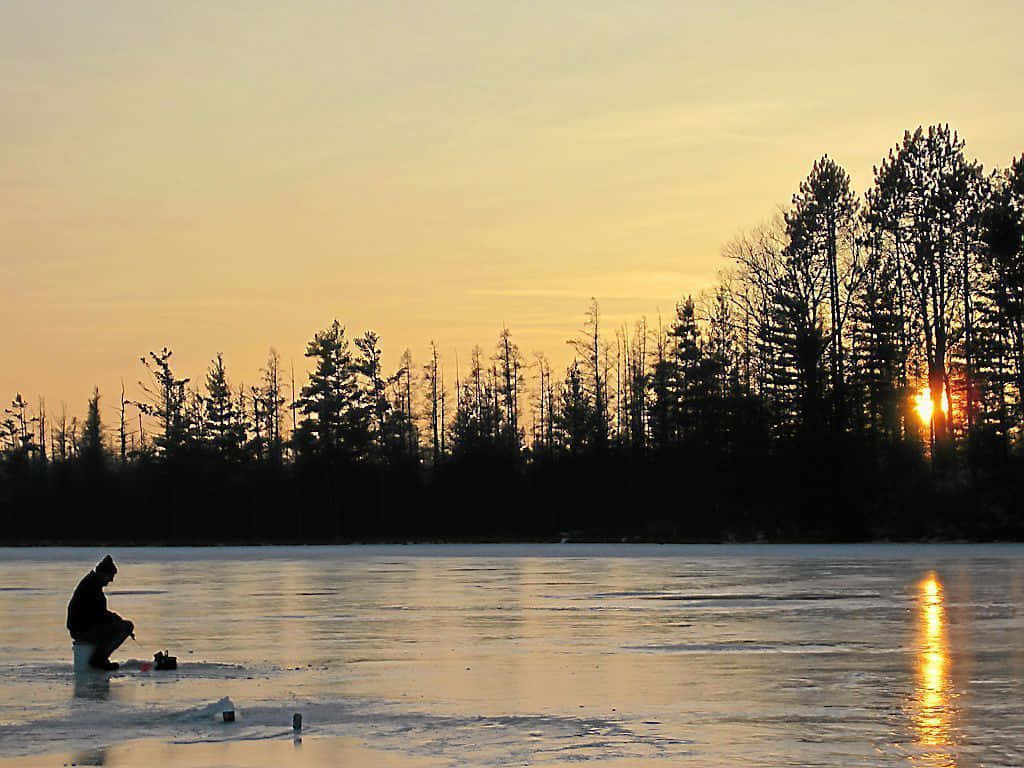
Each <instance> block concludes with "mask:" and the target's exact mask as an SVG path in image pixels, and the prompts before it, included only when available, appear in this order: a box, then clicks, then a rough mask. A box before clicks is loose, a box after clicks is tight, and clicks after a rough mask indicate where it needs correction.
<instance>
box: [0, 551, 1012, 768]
mask: <svg viewBox="0 0 1024 768" xmlns="http://www.w3.org/2000/svg"><path fill="white" fill-rule="evenodd" d="M104 553H105V551H103V550H98V549H0V675H2V686H0V765H8V764H10V765H30V764H32V765H35V764H52V765H63V764H67V765H70V764H71V763H75V764H78V765H103V764H105V765H121V766H124V765H135V764H138V765H150V764H153V763H154V762H156V763H160V764H168V765H170V764H181V765H193V764H194V765H199V764H235V765H243V764H244V765H261V764H262V765H280V764H283V763H285V762H287V763H291V764H296V765H298V764H302V765H335V764H346V765H366V766H376V765H394V766H462V765H465V766H523V765H529V766H561V765H576V764H578V763H579V762H581V761H583V762H593V763H594V764H596V765H601V766H627V765H637V764H644V765H658V766H660V765H664V766H669V765H671V766H679V765H693V766H701V767H705V766H723V767H724V766H730V768H731V767H732V766H739V765H742V766H773V767H774V766H830V767H832V766H846V767H849V766H933V767H941V766H948V767H952V766H957V767H959V768H965V767H967V766H1011V765H1013V766H1020V765H1022V764H1024V547H1019V546H1001V545H992V546H939V545H936V546H896V545H878V546H835V547H831V546H822V547H798V546H792V547H789V546H778V547H776V546H729V547H715V546H707V547H700V546H679V547H675V546H608V547H602V546H585V545H522V546H513V545H509V546H394V547H339V548H310V547H302V548H211V549H150V548H133V549H114V550H112V554H113V555H114V558H115V560H116V561H117V563H118V566H119V568H120V572H119V573H118V576H117V579H116V580H115V581H114V583H113V584H112V585H111V586H110V587H109V588H108V589H107V594H108V604H109V607H110V608H111V609H112V610H115V611H117V612H118V613H120V614H122V615H123V616H125V617H126V618H129V619H132V620H133V621H134V622H135V625H136V628H137V636H138V640H139V644H134V643H132V641H131V640H129V641H128V643H127V644H126V645H125V646H123V647H122V649H121V650H120V651H119V652H118V653H116V654H115V655H114V659H115V660H121V661H124V660H126V659H127V660H131V659H137V660H147V659H150V658H151V657H152V654H153V653H154V652H155V651H157V650H162V649H164V648H166V649H168V650H169V651H170V652H171V653H172V654H175V655H177V656H178V659H179V663H180V668H179V670H178V671H177V672H143V671H141V670H140V669H139V666H138V664H137V663H131V662H129V663H128V664H127V665H126V668H125V669H123V670H121V671H118V672H116V673H111V674H100V673H93V674H89V675H86V676H84V677H79V678H76V677H75V675H74V674H73V672H72V667H71V654H70V641H69V639H68V636H67V632H66V630H65V629H64V618H65V610H66V605H67V600H68V598H69V596H70V594H71V592H72V590H73V589H74V587H75V585H76V584H77V582H78V580H79V579H80V578H81V577H82V575H83V574H84V573H85V572H86V571H87V570H89V568H91V567H92V566H93V565H94V564H95V562H96V561H97V560H99V558H100V557H101V556H102V555H103V554H104ZM225 699H227V700H225ZM228 706H231V707H233V708H234V709H235V710H236V712H237V713H238V720H237V722H235V723H231V724H225V723H223V722H222V720H221V719H220V718H219V713H220V711H221V710H222V709H224V708H225V707H228ZM294 712H300V713H302V715H303V718H304V723H305V728H304V730H303V732H302V741H301V742H300V741H297V740H294V739H293V734H292V730H291V721H292V714H293V713H294ZM41 756H45V758H44V757H41ZM40 760H41V761H42V762H37V761H40ZM204 761H205V762H204Z"/></svg>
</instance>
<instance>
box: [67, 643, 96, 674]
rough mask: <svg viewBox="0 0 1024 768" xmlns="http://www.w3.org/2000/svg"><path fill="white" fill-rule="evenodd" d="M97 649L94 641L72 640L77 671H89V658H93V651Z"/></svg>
mask: <svg viewBox="0 0 1024 768" xmlns="http://www.w3.org/2000/svg"><path fill="white" fill-rule="evenodd" d="M95 650H96V646H95V645H93V644H92V643H83V642H82V641H81V640H72V641H71V654H72V656H73V657H74V665H75V672H76V673H78V672H88V671H89V669H90V667H89V659H91V658H92V652H93V651H95Z"/></svg>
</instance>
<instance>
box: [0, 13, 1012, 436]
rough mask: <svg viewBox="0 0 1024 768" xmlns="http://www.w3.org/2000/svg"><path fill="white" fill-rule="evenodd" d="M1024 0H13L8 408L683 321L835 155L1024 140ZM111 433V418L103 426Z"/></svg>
mask: <svg viewBox="0 0 1024 768" xmlns="http://www.w3.org/2000/svg"><path fill="white" fill-rule="evenodd" d="M1022 8H1024V6H1022V5H1021V4H1020V3H1019V2H1017V0H1014V1H1013V2H1010V1H1009V0H1006V1H1002V0H999V1H995V0H988V1H986V0H979V1H977V2H973V3H968V2H950V1H947V0H931V1H930V2H904V3H900V2H891V1H890V2H879V1H877V0H863V1H862V2H858V3H843V4H839V3H827V2H825V3H823V2H809V1H808V2H783V1H782V0H780V1H779V2H775V3H766V2H747V1H746V0H742V1H741V0H732V1H731V2H728V1H727V2H686V1H685V0H649V1H647V2H636V1H635V0H631V1H630V2H626V1H625V0H622V1H621V2H620V1H618V0H616V1H612V0H562V2H550V1H548V2H540V1H539V0H524V1H521V2H504V3H491V2H455V1H454V0H444V1H441V0H438V1H424V2H395V1H394V0H376V1H375V2H360V3H354V2H344V1H341V0H338V1H335V2H328V1H327V0H305V1H303V2H294V3H281V2H258V1H256V0H232V1H231V2H214V1H212V0H203V1H202V2H193V1H192V0H180V1H177V2H173V3H139V2H135V1H134V0H124V1H123V2H113V1H112V0H64V1H63V2H50V3H39V2H28V1H27V0H24V1H19V0H5V2H2V3H0V105H2V106H0V260H2V261H0V266H2V271H0V324H2V327H3V335H2V337H0V350H2V352H0V397H2V398H3V399H4V400H5V401H6V400H9V399H10V398H11V397H13V396H14V394H15V392H18V391H20V392H23V393H25V395H26V396H28V397H30V398H31V399H33V400H34V399H35V397H36V396H38V395H44V396H45V397H46V398H47V401H48V404H49V405H50V407H51V408H56V407H59V403H60V401H61V400H64V401H66V402H67V403H68V406H69V408H70V409H71V410H72V411H73V412H76V413H80V412H81V411H82V410H83V408H84V402H85V399H86V397H87V396H88V393H89V391H90V390H91V387H92V385H93V384H94V383H95V384H97V385H99V386H100V388H101V390H102V391H103V392H104V393H106V395H107V396H108V397H107V401H106V404H107V405H108V406H110V407H112V406H113V401H114V399H115V397H114V396H115V391H116V390H117V389H118V386H119V384H118V382H119V380H120V379H121V378H123V379H124V380H125V381H126V382H127V383H128V385H129V395H130V396H132V395H137V391H136V388H135V386H134V382H135V381H136V380H137V379H138V378H139V377H140V374H141V373H142V370H141V367H140V366H139V364H138V357H139V356H140V355H142V354H144V353H145V352H146V351H148V350H151V349H159V348H160V347H162V346H164V345H167V346H170V347H171V348H172V349H174V350H175V358H176V360H177V361H178V367H179V369H180V371H181V372H182V373H187V374H189V375H192V376H193V377H194V378H196V379H200V378H201V377H202V374H203V371H204V370H205V367H206V365H207V363H208V361H209V359H210V358H211V357H213V356H214V355H215V354H216V353H217V352H218V351H221V352H224V354H225V357H226V360H227V363H228V366H229V372H230V373H231V375H232V378H233V380H234V381H235V382H236V383H237V382H238V381H240V380H246V381H254V380H255V378H256V371H257V369H258V368H259V366H260V365H261V364H262V363H263V361H264V359H265V357H266V352H267V348H268V347H269V346H271V345H273V346H275V347H277V348H278V350H279V351H280V352H281V354H282V355H283V357H284V358H285V361H286V362H287V361H288V360H289V359H294V360H295V363H296V368H297V369H301V368H302V367H303V366H304V362H305V361H304V360H303V358H302V352H303V349H304V345H305V342H306V340H308V339H309V338H310V337H311V336H312V334H313V332H314V331H315V330H316V329H318V328H321V327H323V326H325V325H327V324H328V323H330V321H331V320H332V319H333V318H335V317H337V318H338V319H339V320H341V322H343V323H344V324H346V325H347V326H348V328H349V329H350V331H351V332H353V334H354V333H358V332H361V331H362V330H363V329H365V328H368V327H369V328H374V329H375V330H377V331H378V332H379V333H380V334H381V335H382V337H383V343H384V347H385V351H386V353H387V357H386V359H387V361H388V363H389V365H390V364H393V363H394V362H395V361H396V360H397V356H398V354H399V353H400V351H401V349H402V348H404V347H406V346H409V347H411V348H412V349H413V351H414V353H415V354H416V355H417V357H418V360H419V361H420V362H422V360H423V357H424V353H425V350H426V347H427V344H428V342H429V341H430V339H435V340H436V341H437V342H438V344H439V345H440V347H441V350H442V352H443V353H444V354H445V356H446V357H447V359H448V361H449V362H450V363H451V362H453V361H454V355H455V352H456V350H458V352H459V355H460V357H462V356H465V357H468V352H469V349H470V347H471V346H472V345H473V344H474V343H479V344H481V345H483V346H484V347H485V349H487V350H490V349H491V348H492V346H493V344H494V342H495V338H496V336H497V333H498V331H499V329H500V327H501V325H502V323H507V324H508V325H509V327H510V328H511V329H512V332H513V336H514V338H515V339H516V340H517V342H518V343H519V345H520V346H521V347H522V349H523V350H524V351H526V352H529V351H532V350H544V351H546V352H547V353H548V354H549V355H550V357H552V358H553V359H554V360H555V361H556V362H557V363H559V365H561V364H562V363H564V362H565V361H566V359H567V357H568V355H569V350H568V348H567V347H566V345H565V343H564V340H565V339H566V338H568V337H569V336H571V335H572V334H573V333H574V332H575V331H576V329H577V328H579V327H580V325H581V324H582V321H583V314H584V311H585V309H586V305H587V302H588V299H589V297H590V296H596V297H597V298H598V299H599V301H600V302H601V304H602V307H603V309H604V311H605V313H606V316H607V318H608V320H609V322H610V323H612V322H615V321H617V320H621V319H624V318H627V317H628V318H630V319H636V318H639V317H640V316H641V315H647V316H648V318H649V319H652V320H653V319H654V318H655V317H656V315H657V313H658V311H659V310H660V311H661V312H662V313H663V314H664V315H668V314H669V313H670V312H671V311H672V306H673V304H674V302H675V300H676V299H677V298H678V297H680V296H682V295H684V294H685V293H687V292H696V291H699V290H701V289H702V288H704V287H706V286H708V285H710V284H711V283H712V282H713V280H714V276H715V273H716V271H717V270H718V269H719V268H721V267H722V266H723V262H722V260H721V257H720V249H721V246H722V245H723V243H725V242H726V241H727V240H729V239H730V238H731V237H732V236H733V235H734V234H736V233H737V232H739V231H741V230H743V229H746V228H749V227H751V226H753V225H756V224H758V223H759V222H761V221H763V220H765V219H767V218H769V217H770V216H771V214H772V212H773V211H774V210H775V208H776V207H777V206H778V205H781V204H785V203H786V202H787V201H788V200H789V197H790V196H791V195H792V193H793V191H794V190H795V189H796V187H797V185H798V183H799V181H800V180H801V178H803V177H804V176H805V175H806V173H807V171H808V170H809V168H810V166H811V164H812V163H813V161H814V160H815V159H816V158H817V157H818V156H820V155H821V154H822V153H824V152H828V153H829V154H830V155H831V156H832V157H834V158H835V159H836V160H837V161H838V162H840V163H841V164H843V165H844V166H845V167H846V168H847V170H848V171H849V172H850V174H851V175H852V177H853V180H854V183H855V185H856V187H857V188H858V190H863V189H864V188H865V187H866V186H867V185H868V184H869V183H870V180H871V166H872V165H873V164H874V163H876V162H878V160H879V159H880V158H881V157H882V156H883V155H884V154H885V153H886V151H887V150H888V148H889V147H890V146H892V145H893V144H895V143H896V142H897V141H898V140H899V139H900V137H901V136H902V132H903V130H904V129H906V128H913V127H915V126H917V125H918V124H922V123H923V124H928V123H930V122H937V121H943V122H947V121H948V122H949V123H951V124H952V125H953V126H954V127H956V128H957V129H959V130H960V132H961V134H962V135H963V136H964V137H965V138H966V139H967V142H968V151H969V152H970V153H971V154H972V155H974V156H976V157H978V158H979V159H980V160H981V161H982V162H983V163H984V164H985V166H986V167H992V166H994V165H1006V164H1008V163H1009V161H1010V158H1011V157H1012V156H1014V155H1015V154H1020V153H1021V152H1022V151H1024V130H1022V128H1021V126H1022V125H1024V121H1022V117H1024V86H1022V85H1021V82H1022V81H1021V77H1020V71H1021V63H1020V30H1021V29H1022V27H1024V10H1022ZM106 416H107V418H109V413H108V414H106Z"/></svg>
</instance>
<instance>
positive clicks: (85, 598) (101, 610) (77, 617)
mask: <svg viewBox="0 0 1024 768" xmlns="http://www.w3.org/2000/svg"><path fill="white" fill-rule="evenodd" d="M108 615H110V614H109V612H108V611H107V597H106V595H104V594H103V579H102V577H100V575H99V574H97V573H96V571H89V572H88V573H87V574H85V577H84V578H83V579H82V580H81V581H80V582H79V583H78V586H77V587H75V593H74V594H73V595H72V596H71V602H70V603H68V631H69V632H70V633H71V637H73V638H75V639H77V638H78V637H79V636H81V635H83V634H85V633H86V632H88V631H89V629H91V628H92V627H94V626H96V625H97V624H99V623H101V622H103V621H105V620H106V619H107V616H108Z"/></svg>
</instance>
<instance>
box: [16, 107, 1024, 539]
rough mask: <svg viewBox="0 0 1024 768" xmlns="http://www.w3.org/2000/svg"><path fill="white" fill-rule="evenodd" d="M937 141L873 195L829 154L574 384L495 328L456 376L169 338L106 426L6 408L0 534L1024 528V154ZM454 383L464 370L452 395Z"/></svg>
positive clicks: (326, 342)
mask: <svg viewBox="0 0 1024 768" xmlns="http://www.w3.org/2000/svg"><path fill="white" fill-rule="evenodd" d="M964 150H965V146H964V142H963V140H962V139H961V138H960V137H959V136H958V135H957V133H956V132H954V131H952V130H951V129H950V128H949V127H948V126H946V125H937V126H931V127H929V128H927V129H924V128H918V129H917V130H915V131H913V132H909V131H908V132H907V133H906V134H905V135H904V137H903V140H902V141H901V142H900V143H899V144H898V145H897V146H895V147H893V148H892V149H891V150H890V151H889V153H888V155H887V156H886V157H885V158H883V159H882V161H881V162H880V163H879V164H878V165H877V166H876V167H875V168H874V174H873V181H872V184H871V186H870V188H869V189H868V190H867V191H866V192H865V193H864V194H863V195H858V194H857V193H856V192H855V191H854V190H853V188H852V185H851V182H850V178H849V176H848V174H847V173H846V171H845V170H844V169H843V168H842V167H841V166H840V165H838V164H837V163H836V162H835V161H834V160H833V159H832V158H830V157H828V156H827V155H826V156H823V157H822V158H820V159H819V160H818V161H817V162H815V163H814V165H813V167H812V168H811V169H810V173H809V174H808V176H807V177H806V179H805V180H804V181H803V182H802V183H801V184H800V186H799V189H798V190H797V192H796V193H795V194H794V195H793V198H792V201H791V204H790V205H789V206H788V207H787V208H786V209H785V210H784V211H781V212H780V213H779V215H778V216H777V217H776V218H775V219H774V220H772V221H770V222H769V223H767V224H765V225H763V226H761V227H759V228H757V229H755V230H753V231H751V232H749V233H747V234H744V235H742V236H740V237H737V238H735V239H734V240H733V241H732V242H730V243H729V244H728V245H727V246H726V248H725V250H724V255H725V258H726V264H727V266H726V267H725V268H723V270H722V272H721V275H720V279H719V281H718V283H717V284H716V286H715V287H714V288H713V289H712V290H710V291H708V292H706V293H705V294H704V295H702V296H699V297H685V298H683V299H682V300H681V301H680V302H679V303H678V304H677V306H676V307H675V312H674V315H673V316H672V317H670V318H668V319H667V320H663V319H662V318H658V319H657V321H656V322H650V321H648V320H647V319H642V320H640V321H639V322H637V323H635V324H633V325H631V326H622V327H615V328H607V327H606V325H605V324H604V323H603V321H602V317H601V313H600V307H599V305H598V303H597V302H596V301H593V302H592V303H591V305H590V307H589V308H588V310H587V313H586V316H585V322H584V323H583V327H582V329H581V331H580V332H579V333H578V334H577V335H576V337H574V338H573V339H571V340H570V341H569V343H570V345H571V350H572V353H573V354H572V361H571V363H570V364H569V365H568V367H567V369H566V370H565V371H564V372H563V373H561V374H557V373H556V372H555V371H554V370H553V369H552V366H551V364H550V363H549V361H548V359H547V358H546V357H545V356H544V355H543V354H539V353H538V354H534V355H532V356H530V357H529V358H528V357H527V356H525V355H524V354H523V353H522V352H521V351H520V349H519V347H518V346H517V345H516V344H515V343H514V341H513V338H512V334H511V332H510V331H509V330H508V329H507V328H506V329H504V330H503V331H502V332H501V334H500V335H499V338H498V339H497V341H496V343H495V344H494V345H493V346H492V347H491V348H490V349H488V350H484V349H483V348H481V347H477V348H475V349H474V350H473V352H472V355H471V357H470V359H469V360H468V361H466V364H465V367H461V366H459V365H458V364H456V366H455V371H454V380H451V366H446V365H445V364H444V361H442V359H441V355H440V353H439V351H438V347H437V345H436V344H434V343H433V342H432V343H431V346H430V354H429V356H428V358H427V360H426V361H425V362H422V363H419V364H416V363H414V361H413V358H412V355H411V353H410V352H409V351H408V350H406V351H405V352H404V353H403V354H402V355H401V357H400V360H399V365H398V367H397V369H396V370H384V368H383V365H382V357H383V356H382V351H381V342H380V338H379V337H378V336H377V334H376V333H374V332H372V331H367V332H365V333H363V334H362V335H361V336H356V337H354V338H350V337H349V336H348V334H347V330H346V328H345V327H344V326H343V325H341V324H340V323H339V322H338V321H337V320H335V321H334V322H333V323H332V324H331V325H330V326H328V327H327V328H324V329H323V330H320V331H317V332H316V333H315V334H314V336H313V338H312V340H311V341H310V342H309V343H308V345H307V348H306V351H305V355H306V357H307V358H308V360H309V369H310V370H309V373H308V375H307V376H306V377H305V380H304V381H303V382H302V383H301V386H297V385H296V382H295V376H294V372H293V370H292V369H291V368H290V367H289V369H288V370H285V369H284V367H283V364H282V360H281V357H280V355H279V354H278V353H277V352H276V351H274V350H271V351H270V354H269V356H268V359H267V362H266V364H265V366H264V367H263V368H262V369H261V370H260V372H259V376H258V382H257V384H256V385H253V386H248V387H244V386H232V384H231V383H230V379H229V376H228V371H227V367H226V364H225V361H224V359H223V356H222V355H219V354H218V355H217V356H216V357H215V358H214V359H213V360H212V361H211V364H210V366H209V368H208V370H207V371H206V372H205V376H204V378H203V380H202V381H201V382H199V383H197V382H193V381H192V380H191V379H189V378H188V377H186V376H183V375H181V374H180V373H179V372H177V371H176V370H175V368H174V365H173V354H172V352H171V351H170V350H169V349H166V348H165V349H162V350H160V351H155V352H150V353H148V354H147V355H146V356H144V357H142V358H141V361H140V362H141V365H142V366H143V368H144V371H145V379H144V380H143V381H142V382H140V383H141V391H142V392H143V397H141V398H140V399H138V400H128V399H126V397H125V393H124V390H123V388H122V392H121V394H120V401H119V409H118V415H119V417H118V419H117V421H116V423H115V424H113V425H108V424H104V423H103V421H102V419H101V416H100V399H101V395H100V393H99V392H98V391H94V392H93V395H92V397H91V398H90V399H89V401H88V405H87V411H86V416H85V418H84V420H83V421H82V422H81V423H79V422H78V420H77V419H76V418H71V419H70V420H69V419H68V416H67V413H66V409H64V408H63V407H62V408H61V412H60V414H53V413H49V412H48V411H47V408H46V405H45V403H44V402H43V401H39V403H38V404H30V403H29V402H28V401H26V400H25V399H24V398H23V397H22V395H21V394H17V395H16V396H15V397H14V399H13V401H12V402H11V405H10V406H9V407H8V408H6V409H5V411H4V418H3V421H2V423H0V514H2V515H3V520H4V534H3V537H4V539H5V540H7V541H39V540H63V541H79V540H94V539H104V540H110V539H116V540H124V541H134V540H138V541H186V542H189V541H194V542H205V541H230V540H253V541H284V540H294V541H326V540H331V541H334V540H354V539H381V538H383V539H389V538H405V537H413V538H421V539H422V538H489V537H500V538H550V537H575V538H579V537H586V538H606V539H620V538H631V537H633V538H635V537H639V538H646V539H688V540H712V541H714V540H722V539H760V538H769V539H864V538H880V537H881V538H885V537H889V538H922V537H940V538H950V537H972V538H1018V537H1020V536H1021V534H1022V532H1024V515H1022V510H1021V505H1020V502H1019V499H1020V498H1021V496H1020V493H1019V492H1020V491H1021V490H1024V488H1022V487H1021V486H1022V482H1021V480H1020V478H1021V471H1020V470H1021V468H1022V467H1021V462H1022V456H1021V430H1022V427H1024V156H1022V157H1021V158H1019V159H1016V160H1014V161H1012V162H1011V163H1010V165H1009V167H1008V168H1005V169H997V170H995V171H991V172H986V171H985V170H984V169H983V168H982V166H981V164H980V163H978V162H977V161H976V160H973V159H970V158H968V156H967V155H966V154H965V151H964ZM446 371H447V372H448V375H449V380H448V381H446V380H445V373H446Z"/></svg>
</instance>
